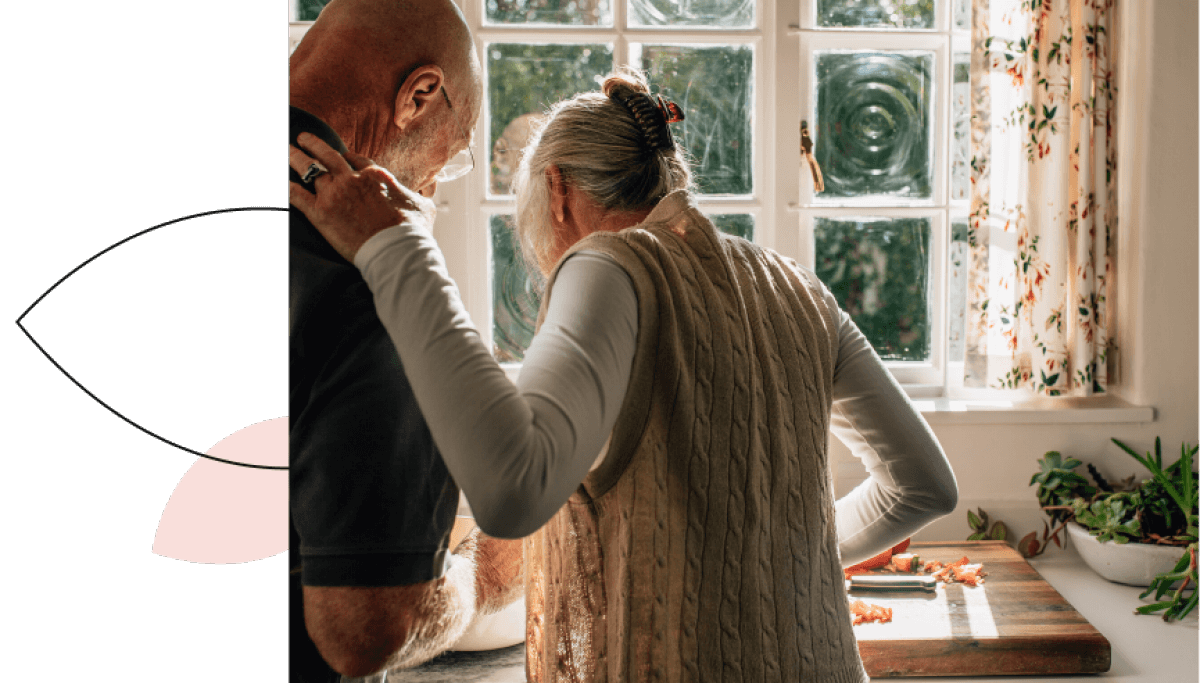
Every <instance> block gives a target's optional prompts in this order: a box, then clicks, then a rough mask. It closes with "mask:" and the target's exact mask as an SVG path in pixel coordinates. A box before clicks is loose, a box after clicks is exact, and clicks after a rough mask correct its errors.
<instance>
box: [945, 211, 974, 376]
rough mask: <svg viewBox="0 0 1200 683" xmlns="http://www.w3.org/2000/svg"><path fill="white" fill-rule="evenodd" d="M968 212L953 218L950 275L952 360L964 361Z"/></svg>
mask: <svg viewBox="0 0 1200 683" xmlns="http://www.w3.org/2000/svg"><path fill="white" fill-rule="evenodd" d="M969 258H970V254H969V244H968V242H967V214H966V212H965V211H963V212H957V211H956V212H952V213H951V219H950V277H949V278H947V282H948V283H949V284H948V289H949V291H948V293H947V294H948V298H949V299H950V301H949V306H950V320H949V325H948V328H949V329H948V332H949V335H950V348H949V358H948V360H950V361H952V362H953V361H962V360H963V358H964V357H965V351H966V333H967V317H966V316H967V264H968V262H969Z"/></svg>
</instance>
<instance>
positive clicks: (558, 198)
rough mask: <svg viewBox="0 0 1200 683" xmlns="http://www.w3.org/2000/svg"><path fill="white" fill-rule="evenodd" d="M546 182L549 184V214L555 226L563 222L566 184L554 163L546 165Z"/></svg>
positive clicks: (565, 205) (565, 204)
mask: <svg viewBox="0 0 1200 683" xmlns="http://www.w3.org/2000/svg"><path fill="white" fill-rule="evenodd" d="M546 183H547V184H548V185H549V186H550V216H551V217H552V218H553V219H554V223H555V226H557V225H559V224H561V223H562V222H563V218H564V216H565V215H566V207H567V184H566V182H565V181H564V180H563V176H562V171H561V170H560V169H559V168H558V166H556V165H555V164H550V165H549V166H548V167H546Z"/></svg>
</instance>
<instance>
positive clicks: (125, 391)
mask: <svg viewBox="0 0 1200 683" xmlns="http://www.w3.org/2000/svg"><path fill="white" fill-rule="evenodd" d="M136 5H137V6H130V5H121V4H96V5H71V6H70V8H66V7H56V8H52V10H53V13H52V14H44V16H40V17H34V16H18V14H16V13H11V14H7V16H6V24H7V28H8V29H10V35H11V36H13V35H18V34H25V35H29V36H31V37H32V38H34V46H36V49H35V47H30V48H17V49H16V52H17V53H19V54H18V55H17V56H18V58H19V59H16V60H12V61H10V64H8V68H7V70H6V71H7V72H8V78H7V85H6V95H5V100H6V102H7V107H6V109H7V114H8V115H7V116H6V119H8V120H10V122H8V125H7V132H8V136H10V137H8V139H7V140H6V144H5V145H4V146H2V148H0V149H2V150H4V151H2V152H0V154H4V156H5V158H6V161H5V163H6V166H8V169H7V173H6V174H5V175H6V176H7V178H8V180H6V181H5V182H6V185H7V186H8V187H7V190H8V191H7V192H6V193H5V196H6V199H7V202H6V204H7V211H6V220H5V221H4V224H5V226H6V230H5V232H6V234H7V235H8V236H10V239H8V240H6V242H5V247H6V248H5V260H6V263H7V264H8V265H10V275H8V277H7V278H6V280H7V282H8V287H10V298H8V300H10V311H11V316H12V318H11V319H13V320H16V319H17V318H18V316H20V314H22V313H23V312H24V311H26V308H29V306H30V305H31V304H34V301H35V300H36V299H37V298H38V296H40V295H41V294H42V293H43V292H44V290H46V289H47V288H48V287H50V286H52V284H54V282H56V281H58V280H59V278H60V277H62V276H64V275H66V274H67V272H70V271H71V270H72V269H73V268H76V266H77V265H79V264H80V263H82V262H84V260H86V259H88V258H89V257H91V256H94V254H95V253H97V252H100V251H102V250H103V248H106V247H108V246H109V245H112V244H114V242H116V241H119V240H121V239H122V238H126V236H128V235H132V234H136V233H138V232H140V230H144V229H146V228H150V227H154V226H156V224H161V223H164V222H167V221H172V220H174V218H180V217H184V216H188V215H194V214H202V212H206V211H215V210H221V209H229V208H240V206H277V208H283V206H286V204H287V196H286V194H284V190H283V173H282V166H283V116H284V108H283V103H284V100H286V97H287V85H286V80H284V72H283V67H284V64H283V55H284V52H283V16H282V14H283V6H282V4H281V2H270V4H268V2H263V4H258V2H254V4H240V2H239V4H212V5H198V4H186V6H176V5H175V4H152V5H145V4H136ZM259 5H263V6H262V7H259ZM139 7H146V8H149V10H142V8H139ZM247 7H253V8H251V10H250V11H248V12H247ZM275 140H278V142H275ZM272 156H274V157H275V160H276V161H274V162H270V161H269V160H270V158H271V157H272ZM284 216H286V215H284V214H283V212H239V214H232V215H217V216H211V217H205V218H198V220H191V221H185V222H181V223H178V224H174V226H168V227H163V228H161V229H158V230H155V232H152V233H150V234H148V235H144V236H140V238H138V239H136V240H132V241H131V242H127V244H126V245H124V246H121V247H118V248H116V250H114V251H112V252H109V253H107V254H106V256H103V257H101V258H100V259H97V260H96V262H94V263H91V264H90V265H88V266H86V268H84V269H82V270H79V271H78V272H77V274H76V275H73V276H72V277H71V278H70V280H67V281H66V282H65V283H62V284H61V286H60V287H59V288H58V289H55V290H54V292H52V293H50V294H49V295H47V296H46V298H44V299H43V300H42V301H41V302H40V304H38V305H37V306H36V307H35V308H34V310H32V311H30V312H29V313H28V314H26V317H25V318H24V319H23V324H24V325H25V326H26V328H28V329H29V332H30V334H31V335H32V336H34V338H36V340H37V341H38V343H41V345H42V346H44V347H46V349H47V351H48V352H49V353H50V354H52V355H53V357H54V358H55V359H56V360H58V361H59V363H61V364H62V366H64V367H65V369H66V370H67V371H68V372H71V373H73V375H74V376H76V377H77V378H78V379H79V382H82V383H83V384H84V385H85V387H86V388H88V389H90V390H91V391H94V393H95V394H96V395H97V396H98V397H100V399H102V400H104V401H106V402H108V403H109V405H112V406H113V407H114V408H116V409H119V411H121V412H122V413H125V414H126V415H128V417H130V418H131V419H133V420H136V421H138V423H139V424H142V425H144V426H145V427H146V429H150V430H152V431H155V432H157V433H160V435H162V436H164V437H167V438H170V439H173V441H176V442H179V443H182V444H185V445H187V447H190V448H194V449H196V450H198V451H204V450H206V449H209V448H211V447H212V445H214V444H215V443H216V442H217V441H220V439H221V438H223V437H224V436H228V435H230V433H233V432H234V431H238V430H239V429H241V427H245V426H247V425H251V424H254V423H258V421H262V420H266V419H271V418H278V417H283V415H286V413H287V403H286V400H287V385H286V382H287V366H286V347H284V345H286V336H284V322H286V316H287V305H286V294H287V290H286V288H287V284H286V269H287V253H286V248H284V224H286V223H284V221H286V217H284ZM13 238H14V239H13ZM10 334H11V335H12V337H11V341H12V343H10V345H6V346H7V347H8V348H11V349H12V355H11V357H10V363H11V364H12V367H13V369H16V373H14V375H16V382H12V383H7V387H10V388H11V389H12V393H13V395H12V396H11V397H10V401H7V403H8V405H10V406H13V409H12V411H11V412H8V414H7V415H6V420H5V421H6V424H7V425H8V427H10V429H8V443H7V444H6V448H5V451H6V453H7V455H8V460H10V461H11V462H12V463H13V465H14V467H11V468H10V471H8V473H6V477H5V480H6V483H7V484H8V486H7V489H8V490H10V491H12V492H13V495H14V496H13V498H11V501H12V502H13V503H17V505H16V507H13V505H10V509H11V510H12V509H16V510H17V513H11V514H12V515H13V516H12V517H11V519H12V521H13V522H14V523H13V525H12V527H11V528H12V529H13V531H14V532H16V533H14V534H13V535H12V537H11V541H10V545H8V549H7V551H6V556H7V559H8V562H7V564H8V567H10V581H8V585H10V587H11V589H12V591H14V597H17V598H18V600H19V604H24V605H26V606H24V607H20V609H19V610H17V611H16V612H11V615H12V613H17V615H19V618H18V619H17V630H18V633H20V636H19V637H20V640H22V641H24V642H29V643H31V647H30V648H29V649H28V651H23V649H22V648H13V649H11V651H10V652H14V653H16V654H18V655H20V654H24V655H25V657H22V658H20V659H19V660H18V666H19V667H22V669H24V667H25V666H29V667H30V670H31V671H38V672H43V673H47V675H50V676H52V677H55V678H54V679H58V678H56V677H59V676H61V677H62V678H61V679H62V681H74V679H88V678H90V677H91V676H96V677H101V676H103V677H106V678H107V677H109V676H114V677H116V679H122V681H125V679H127V681H172V682H180V681H282V679H284V676H286V651H287V641H286V617H287V601H286V600H287V594H286V583H284V575H286V570H287V567H286V559H284V556H283V555H280V556H276V557H272V558H268V559H264V561H259V562H252V563H246V564H238V565H203V564H193V563H186V562H180V561H175V559H168V558H163V557H160V556H156V555H152V553H151V544H152V541H154V535H155V531H156V528H157V525H158V519H160V516H161V514H162V510H163V505H164V504H166V503H167V499H168V498H169V496H170V493H172V491H173V490H174V487H175V484H178V483H179V480H180V478H181V477H182V475H184V473H185V472H186V471H187V469H188V467H191V465H192V463H193V462H194V460H196V457H194V456H191V455H187V454H186V453H181V451H180V450H178V449H173V448H170V447H168V445H166V444H163V443H160V442H158V441H156V439H154V438H151V437H149V436H145V435H144V433H142V432H139V431H137V430H136V429H133V427H131V426H130V425H127V424H125V423H124V421H121V420H120V419H118V418H115V417H113V415H112V413H109V412H108V411H107V409H104V408H103V407H102V406H100V405H97V403H96V402H95V401H94V400H92V399H91V397H89V396H88V395H85V394H84V393H83V391H80V390H79V389H78V388H77V387H76V385H74V384H72V383H71V382H70V381H68V379H67V378H66V377H65V376H64V375H62V373H61V372H60V371H59V370H58V369H55V367H54V366H53V365H52V364H50V363H49V361H48V360H47V359H46V357H44V355H42V353H41V352H40V351H38V349H37V348H36V347H35V346H34V345H32V343H30V342H29V340H28V338H26V337H25V335H23V334H22V331H20V330H19V329H18V328H17V326H16V325H14V326H13V328H10ZM17 463H19V466H16V465H17ZM29 465H31V467H29ZM280 532H281V535H282V533H283V529H280ZM47 646H48V647H47ZM34 652H38V653H40V654H37V655H36V657H34V658H29V657H28V655H29V654H31V653H34Z"/></svg>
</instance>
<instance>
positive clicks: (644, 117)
mask: <svg viewBox="0 0 1200 683" xmlns="http://www.w3.org/2000/svg"><path fill="white" fill-rule="evenodd" d="M612 98H613V99H615V100H616V101H618V102H620V103H621V104H622V105H623V106H624V107H625V108H626V109H628V110H629V113H630V114H631V115H632V116H633V120H634V122H635V123H637V125H638V129H639V130H641V132H642V137H643V138H645V140H646V144H648V145H649V146H650V149H651V150H664V151H668V152H669V151H671V150H673V149H675V139H674V138H672V137H671V129H670V128H668V127H667V124H668V123H674V122H676V121H682V120H683V110H682V109H680V108H679V105H677V104H675V103H674V102H664V101H663V99H662V97H661V96H660V97H659V98H658V102H657V103H656V102H655V100H654V98H652V97H650V95H649V94H647V93H644V92H639V93H633V94H631V95H628V96H626V97H621V96H618V95H616V94H614V95H612Z"/></svg>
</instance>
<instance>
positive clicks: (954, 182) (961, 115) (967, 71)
mask: <svg viewBox="0 0 1200 683" xmlns="http://www.w3.org/2000/svg"><path fill="white" fill-rule="evenodd" d="M953 107H954V144H952V145H951V146H950V198H951V199H962V200H969V199H970V198H971V55H970V54H969V53H966V52H958V53H956V54H955V55H954V104H953Z"/></svg>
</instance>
